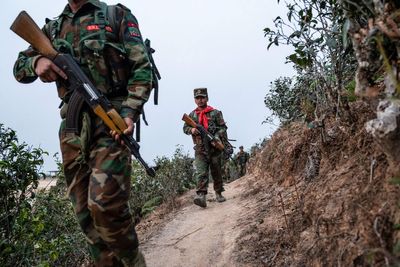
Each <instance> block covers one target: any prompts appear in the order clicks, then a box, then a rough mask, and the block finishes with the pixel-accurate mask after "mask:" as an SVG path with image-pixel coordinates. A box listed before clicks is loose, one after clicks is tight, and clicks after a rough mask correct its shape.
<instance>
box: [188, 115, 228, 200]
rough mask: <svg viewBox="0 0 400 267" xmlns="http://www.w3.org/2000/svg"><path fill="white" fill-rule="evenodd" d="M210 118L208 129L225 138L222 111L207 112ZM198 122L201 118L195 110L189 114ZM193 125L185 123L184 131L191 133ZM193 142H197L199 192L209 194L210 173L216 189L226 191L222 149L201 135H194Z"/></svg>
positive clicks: (196, 168) (217, 136)
mask: <svg viewBox="0 0 400 267" xmlns="http://www.w3.org/2000/svg"><path fill="white" fill-rule="evenodd" d="M206 116H207V118H208V131H209V132H210V133H211V134H212V135H214V136H215V137H216V138H217V139H221V138H223V136H225V135H226V130H227V126H226V125H225V121H224V118H223V116H222V112H221V111H219V110H217V109H214V110H212V111H210V112H208V113H206ZM189 117H190V118H192V119H193V120H194V121H195V122H196V123H198V122H199V118H198V116H197V114H196V112H195V111H192V112H191V113H190V114H189ZM191 129H192V127H191V126H189V125H188V124H186V123H185V125H184V126H183V132H184V133H185V134H187V135H190V134H191ZM192 138H193V143H194V144H195V146H194V150H195V160H194V164H195V176H196V179H197V188H196V191H197V193H204V194H207V189H208V182H209V173H210V172H211V176H212V179H213V182H214V183H213V184H214V190H215V192H216V193H221V192H223V191H224V187H223V181H222V169H221V168H222V166H221V162H222V154H223V153H222V151H220V150H218V149H216V148H215V147H213V146H212V145H211V144H210V142H204V140H203V139H202V137H201V136H200V135H192Z"/></svg>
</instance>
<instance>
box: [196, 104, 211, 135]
mask: <svg viewBox="0 0 400 267" xmlns="http://www.w3.org/2000/svg"><path fill="white" fill-rule="evenodd" d="M212 110H214V108H213V107H211V106H207V107H205V108H204V109H203V110H200V109H199V108H196V109H195V110H194V112H196V114H197V117H199V123H200V124H201V125H203V126H204V128H205V129H206V130H208V118H207V116H206V113H208V112H210V111H212Z"/></svg>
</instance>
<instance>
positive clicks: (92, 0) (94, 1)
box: [60, 0, 101, 17]
mask: <svg viewBox="0 0 400 267" xmlns="http://www.w3.org/2000/svg"><path fill="white" fill-rule="evenodd" d="M87 5H91V6H93V7H94V8H96V9H100V8H101V3H100V1H99V0H87V1H86V2H85V3H84V4H83V5H82V6H81V7H80V9H78V11H77V13H78V12H79V10H81V9H82V8H83V7H84V6H87ZM64 16H69V17H73V16H74V14H73V13H72V11H71V8H70V7H69V4H67V5H66V6H65V7H64V10H63V11H62V13H61V14H60V17H64Z"/></svg>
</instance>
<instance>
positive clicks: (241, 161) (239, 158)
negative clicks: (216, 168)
mask: <svg viewBox="0 0 400 267" xmlns="http://www.w3.org/2000/svg"><path fill="white" fill-rule="evenodd" d="M249 158H250V156H249V153H247V152H245V151H244V150H243V146H240V147H239V152H238V153H237V154H236V156H235V161H236V165H237V167H238V171H239V177H242V176H243V175H245V174H246V164H247V162H248V161H249Z"/></svg>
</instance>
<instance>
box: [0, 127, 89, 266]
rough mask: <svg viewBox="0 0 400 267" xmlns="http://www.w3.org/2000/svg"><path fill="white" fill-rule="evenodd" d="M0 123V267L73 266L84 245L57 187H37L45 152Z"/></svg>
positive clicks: (78, 258)
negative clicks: (48, 188) (30, 144)
mask: <svg viewBox="0 0 400 267" xmlns="http://www.w3.org/2000/svg"><path fill="white" fill-rule="evenodd" d="M45 153H46V152H44V151H43V150H42V149H40V148H31V147H29V146H28V145H27V144H25V143H22V144H20V143H19V142H18V138H17V136H16V133H15V131H13V130H11V129H8V128H5V127H4V126H3V125H1V124H0V192H1V194H0V205H1V206H0V220H1V224H0V262H2V264H3V265H4V266H12V265H16V266H60V265H65V266H76V265H77V264H78V263H79V262H80V261H82V259H83V258H84V257H86V256H85V252H84V251H85V249H84V246H85V241H84V238H83V236H82V234H81V233H80V230H79V227H78V225H77V223H76V221H75V217H74V216H73V211H72V206H71V204H70V202H69V201H68V200H67V199H65V196H64V192H65V187H64V186H63V185H62V184H59V185H58V186H57V187H55V188H52V189H51V190H50V191H48V192H44V191H43V192H42V191H39V190H38V189H37V186H38V181H39V179H40V178H42V177H44V174H43V173H41V172H40V169H41V166H42V164H43V159H42V156H43V155H44V154H45Z"/></svg>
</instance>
